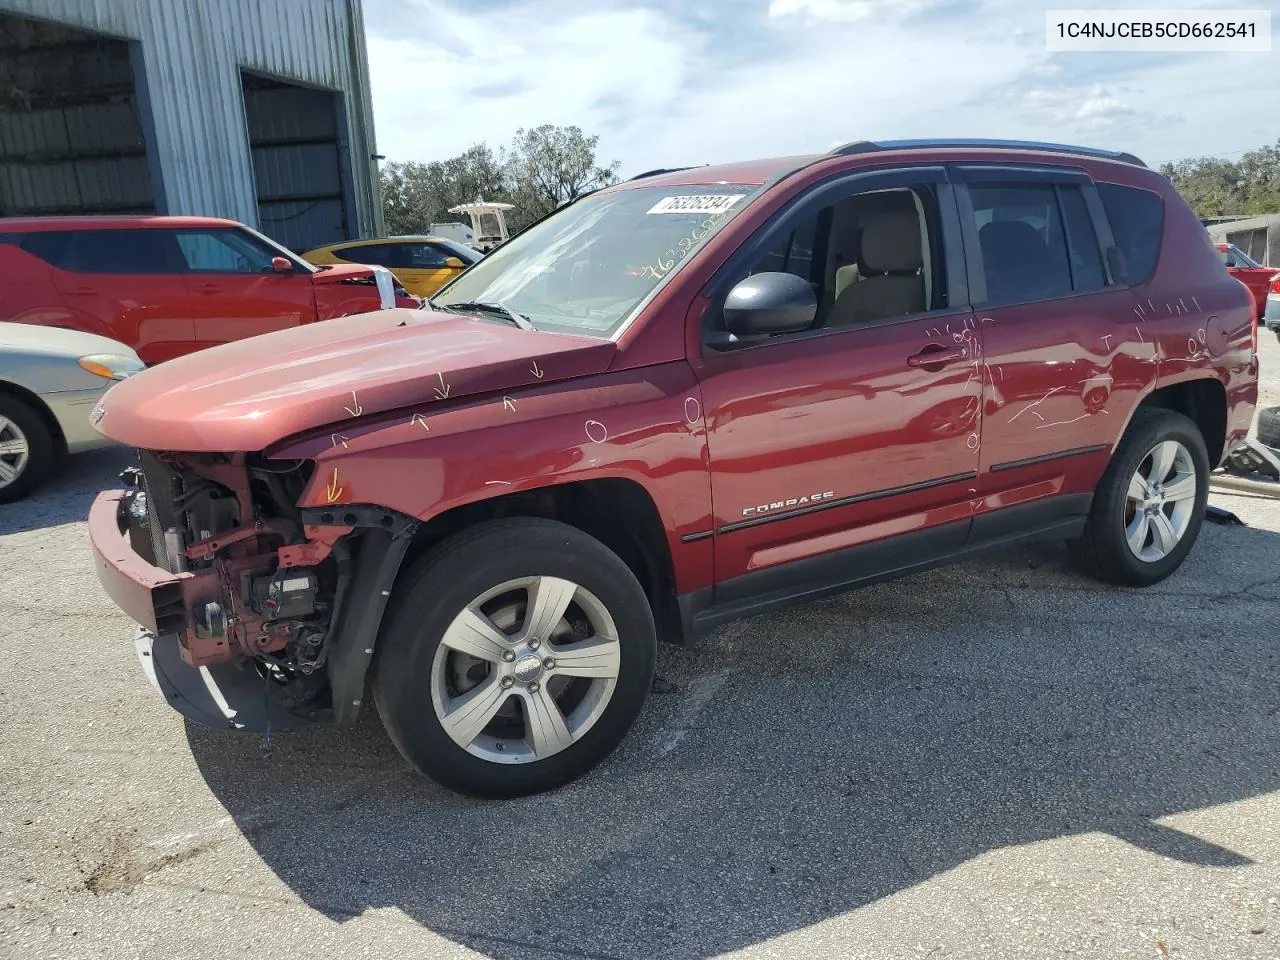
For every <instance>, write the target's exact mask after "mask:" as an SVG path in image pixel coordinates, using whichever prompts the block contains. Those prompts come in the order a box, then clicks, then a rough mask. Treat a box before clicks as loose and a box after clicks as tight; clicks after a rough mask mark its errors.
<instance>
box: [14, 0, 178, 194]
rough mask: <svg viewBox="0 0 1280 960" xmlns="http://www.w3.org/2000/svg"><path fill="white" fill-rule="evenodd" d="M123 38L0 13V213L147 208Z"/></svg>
mask: <svg viewBox="0 0 1280 960" xmlns="http://www.w3.org/2000/svg"><path fill="white" fill-rule="evenodd" d="M135 59H137V60H138V61H139V62H140V60H141V58H140V57H136V52H135V50H134V49H133V46H132V45H131V44H130V43H129V41H126V40H120V39H117V38H115V37H107V36H103V35H101V34H95V33H90V32H88V31H84V30H77V29H75V28H72V27H65V26H61V25H59V24H53V23H45V22H44V21H40V20H30V19H28V18H26V17H18V16H14V15H12V14H6V13H0V216H18V215H26V216H33V215H42V214H77V213H154V212H155V211H156V201H155V194H154V190H153V185H152V182H151V175H150V168H149V166H148V163H147V149H146V141H145V139H144V137H143V124H144V122H148V120H147V118H144V117H143V115H142V112H141V110H140V107H139V98H138V83H137V82H136V78H135V74H134V65H135Z"/></svg>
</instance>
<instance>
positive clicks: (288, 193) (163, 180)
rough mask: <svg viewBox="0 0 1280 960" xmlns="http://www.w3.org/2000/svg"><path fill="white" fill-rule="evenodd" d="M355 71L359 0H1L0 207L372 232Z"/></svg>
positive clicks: (368, 136) (288, 230) (284, 229)
mask: <svg viewBox="0 0 1280 960" xmlns="http://www.w3.org/2000/svg"><path fill="white" fill-rule="evenodd" d="M368 73H369V71H368V63H367V61H366V55H365V45H364V24H363V20H362V16H361V8H360V0H0V216H14V215H40V214H54V213H140V212H155V213H170V214H200V215H206V216H220V217H230V218H231V219H234V220H239V221H242V222H244V223H248V224H250V225H252V226H255V227H257V228H258V229H260V230H261V231H262V232H263V233H265V234H267V235H268V236H270V237H272V238H273V239H275V240H277V241H279V242H281V243H283V244H285V245H286V246H288V247H290V248H292V249H294V250H299V251H302V250H307V249H309V248H311V247H314V246H318V245H320V244H324V243H331V242H333V241H336V240H344V239H351V238H355V237H363V236H377V235H379V234H380V233H381V232H382V212H381V204H380V200H379V196H378V171H377V158H376V157H375V153H376V150H375V146H374V136H373V108H372V105H371V102H370V97H369V75H368ZM0 230H3V223H2V222H0Z"/></svg>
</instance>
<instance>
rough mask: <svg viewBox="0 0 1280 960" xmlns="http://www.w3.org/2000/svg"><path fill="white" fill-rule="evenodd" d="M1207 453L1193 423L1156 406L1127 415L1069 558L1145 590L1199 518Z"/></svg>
mask: <svg viewBox="0 0 1280 960" xmlns="http://www.w3.org/2000/svg"><path fill="white" fill-rule="evenodd" d="M1208 499H1209V454H1208V451H1207V450H1206V449H1205V445H1204V438H1203V437H1202V436H1201V435H1200V430H1199V428H1198V427H1197V426H1196V425H1195V423H1193V422H1192V421H1191V420H1189V419H1188V418H1187V417H1184V416H1183V415H1182V414H1180V413H1175V412H1174V411H1172V410H1164V409H1160V408H1156V407H1151V408H1143V409H1140V410H1138V411H1137V413H1135V414H1134V417H1133V421H1132V422H1131V423H1130V424H1129V429H1128V430H1127V431H1126V432H1125V435H1124V437H1123V439H1121V441H1120V444H1119V445H1118V446H1117V447H1116V451H1115V453H1114V454H1112V456H1111V462H1110V464H1108V466H1107V469H1106V472H1105V473H1104V474H1103V475H1102V480H1101V482H1100V483H1099V484H1098V489H1097V491H1096V492H1095V493H1094V497H1093V506H1092V508H1091V510H1090V513H1089V520H1088V522H1087V524H1086V526H1085V530H1084V534H1083V535H1082V536H1081V538H1080V539H1079V540H1077V541H1074V542H1073V543H1072V544H1071V555H1072V558H1073V559H1074V560H1075V562H1076V564H1077V566H1079V567H1080V568H1081V570H1083V571H1084V572H1085V573H1087V574H1090V575H1091V576H1094V577H1097V578H1098V579H1100V580H1106V581H1109V582H1111V583H1119V584H1124V585H1127V586H1134V587H1145V586H1149V585H1151V584H1153V583H1158V582H1159V581H1161V580H1163V579H1164V578H1165V577H1167V576H1169V574H1171V573H1173V571H1175V570H1176V569H1178V567H1179V566H1181V564H1182V561H1183V560H1184V559H1186V556H1187V554H1188V553H1189V552H1190V550H1191V547H1192V545H1194V543H1195V541H1196V537H1197V536H1199V534H1200V527H1201V525H1202V524H1203V522H1204V513H1205V507H1206V505H1207V503H1208Z"/></svg>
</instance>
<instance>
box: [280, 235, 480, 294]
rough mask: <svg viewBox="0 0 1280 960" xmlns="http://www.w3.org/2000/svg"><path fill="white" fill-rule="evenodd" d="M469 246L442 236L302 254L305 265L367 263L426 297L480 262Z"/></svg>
mask: <svg viewBox="0 0 1280 960" xmlns="http://www.w3.org/2000/svg"><path fill="white" fill-rule="evenodd" d="M480 256H481V255H480V254H479V253H478V252H477V251H475V250H472V249H471V248H470V247H468V246H465V245H463V244H461V243H458V242H457V241H456V240H448V239H446V238H444V237H384V238H383V239H381V240H347V241H344V242H343V243H331V244H329V245H328V246H325V247H317V248H316V249H314V250H311V251H308V252H307V253H304V254H303V255H302V258H303V259H304V260H306V261H307V262H308V263H314V264H315V265H316V266H322V265H324V264H328V263H369V264H377V265H378V266H382V267H386V268H387V269H388V270H390V271H391V272H392V273H393V274H395V277H396V279H397V280H399V281H400V283H401V285H402V286H403V287H404V288H405V289H406V290H408V291H409V292H410V293H411V294H413V295H414V296H415V297H429V296H431V295H432V294H433V293H435V292H436V291H437V290H439V289H440V288H441V287H443V286H444V285H445V284H446V283H447V282H448V281H450V280H452V279H453V278H454V277H456V276H457V275H458V274H459V273H461V272H462V271H463V270H465V269H466V268H467V267H469V266H471V264H473V263H475V262H476V261H477V260H479V259H480Z"/></svg>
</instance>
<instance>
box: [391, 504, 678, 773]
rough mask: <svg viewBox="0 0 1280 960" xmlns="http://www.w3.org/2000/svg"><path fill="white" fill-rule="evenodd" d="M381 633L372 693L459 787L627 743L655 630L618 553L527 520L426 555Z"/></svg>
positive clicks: (577, 768)
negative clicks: (624, 737) (620, 742)
mask: <svg viewBox="0 0 1280 960" xmlns="http://www.w3.org/2000/svg"><path fill="white" fill-rule="evenodd" d="M379 644H380V645H379V649H378V655H377V664H376V666H375V673H374V695H375V697H376V699H377V703H378V710H379V712H380V713H381V715H382V720H383V724H384V725H385V726H386V728H387V732H388V734H389V735H390V736H391V739H392V741H393V742H394V743H395V744H396V746H397V748H398V749H399V750H400V752H401V753H402V754H403V755H404V756H405V758H406V759H408V760H409V762H410V763H412V764H413V765H414V766H415V767H416V768H417V769H418V770H419V771H420V772H422V773H424V774H426V775H427V776H429V777H431V778H432V779H434V780H436V781H437V782H439V783H441V784H443V785H444V786H446V787H450V788H451V789H454V790H458V791H460V792H463V793H471V794H476V795H481V796H510V795H517V794H526V793H536V792H538V791H541V790H547V789H550V788H552V787H556V786H559V785H561V784H563V783H565V782H567V781H569V780H572V779H573V778H575V777H578V776H580V775H581V774H583V773H585V772H586V771H587V770H589V769H590V768H591V767H593V766H594V765H595V764H596V763H598V762H599V761H600V760H601V759H603V758H604V757H605V756H606V755H607V754H608V753H609V752H610V751H611V750H612V749H613V748H614V747H615V746H617V744H618V743H619V741H621V739H622V737H623V736H624V735H625V734H626V732H627V730H628V729H629V728H630V726H631V724H632V722H633V721H634V720H635V718H636V715H637V714H638V713H639V711H640V709H641V707H642V706H643V704H644V700H645V697H646V696H647V694H648V690H649V685H650V683H651V681H652V677H653V666H654V654H655V647H656V634H655V629H654V623H653V616H652V613H651V612H650V609H649V604H648V601H647V599H646V597H645V594H644V590H643V589H642V588H641V586H640V583H639V582H638V581H637V580H636V578H635V576H634V574H632V572H631V570H630V569H629V568H628V567H627V566H626V564H625V563H623V562H622V560H620V559H619V558H618V556H617V555H616V554H614V553H613V552H612V551H610V550H609V549H608V548H607V547H605V546H604V545H603V544H602V543H600V542H599V541H597V540H595V539H594V538H592V537H590V536H588V535H586V534H585V533H583V532H582V531H580V530H578V529H576V528H574V527H570V526H567V525H565V524H561V523H556V522H554V521H548V520H538V519H518V520H500V521H494V522H491V523H486V524H483V525H481V526H479V527H476V528H475V529H473V530H470V531H467V532H465V533H462V534H459V535H458V536H456V537H454V538H451V539H450V540H448V541H446V542H445V543H443V544H441V545H440V546H439V547H437V548H436V549H434V550H433V551H432V552H431V553H429V554H428V555H427V556H426V557H424V558H423V559H422V560H421V561H419V562H418V563H417V564H416V565H415V566H414V567H413V569H411V570H410V571H409V573H408V574H407V576H406V577H405V579H404V581H403V582H402V583H401V584H399V585H397V588H396V595H395V597H393V600H392V606H391V608H390V609H389V610H388V613H387V622H386V624H385V626H384V629H383V632H382V637H381V639H380V641H379Z"/></svg>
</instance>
